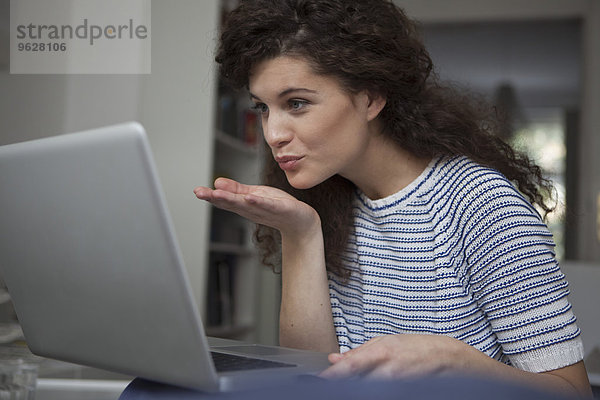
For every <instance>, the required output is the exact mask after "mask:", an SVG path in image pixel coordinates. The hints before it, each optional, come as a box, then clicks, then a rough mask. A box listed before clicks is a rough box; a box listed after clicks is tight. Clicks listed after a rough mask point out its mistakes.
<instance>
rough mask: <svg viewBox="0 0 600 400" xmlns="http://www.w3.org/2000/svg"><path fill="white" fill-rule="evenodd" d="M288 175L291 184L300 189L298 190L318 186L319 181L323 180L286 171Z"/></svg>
mask: <svg viewBox="0 0 600 400" xmlns="http://www.w3.org/2000/svg"><path fill="white" fill-rule="evenodd" d="M286 177H287V180H288V182H289V184H290V185H291V186H292V187H293V188H294V189H298V190H305V189H310V188H313V187H315V186H317V185H318V184H319V183H321V182H322V181H318V180H316V179H306V178H303V177H300V176H298V175H292V174H287V173H286Z"/></svg>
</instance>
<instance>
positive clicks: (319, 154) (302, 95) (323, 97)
mask: <svg viewBox="0 0 600 400" xmlns="http://www.w3.org/2000/svg"><path fill="white" fill-rule="evenodd" d="M249 89H250V95H251V98H252V101H253V102H254V103H255V106H256V109H257V111H258V112H259V113H260V114H261V118H262V128H263V133H264V137H265V140H266V141H267V143H268V145H269V146H270V147H271V150H272V152H273V157H274V158H275V161H277V163H278V164H279V166H280V167H281V169H283V170H284V171H285V174H286V176H287V179H288V181H289V182H290V184H291V185H292V186H293V187H295V188H297V189H307V188H311V187H313V186H315V185H317V184H319V183H321V182H323V181H325V180H326V179H328V178H330V177H331V176H333V175H335V174H340V175H342V176H344V177H346V178H347V179H350V180H352V176H353V173H354V172H353V171H357V170H359V169H360V168H361V165H360V164H361V163H360V159H361V155H362V154H363V152H364V151H365V149H366V147H367V145H368V141H369V135H368V122H369V120H371V119H373V118H374V117H375V116H373V115H372V114H373V112H372V110H371V111H370V107H369V103H370V101H369V96H368V95H367V94H366V93H359V94H356V95H350V94H348V93H347V92H346V91H344V90H343V89H342V88H341V86H340V85H339V84H338V82H337V81H336V80H335V79H333V78H331V77H327V76H323V75H317V74H315V73H314V72H313V71H312V69H311V67H310V66H309V64H308V63H307V62H305V61H304V60H302V59H301V58H292V57H287V56H281V57H277V58H274V59H270V60H266V61H263V62H261V63H259V64H258V65H256V66H255V67H254V68H253V70H252V73H251V75H250V81H249Z"/></svg>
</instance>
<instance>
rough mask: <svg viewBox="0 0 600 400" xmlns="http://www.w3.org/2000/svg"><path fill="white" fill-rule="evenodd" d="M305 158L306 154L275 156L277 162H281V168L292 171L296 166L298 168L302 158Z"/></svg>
mask: <svg viewBox="0 0 600 400" xmlns="http://www.w3.org/2000/svg"><path fill="white" fill-rule="evenodd" d="M303 158H304V156H292V155H285V156H277V157H275V161H276V162H277V164H279V168H281V169H282V170H284V171H291V170H293V169H294V168H296V166H297V165H298V163H299V162H300V160H302V159H303Z"/></svg>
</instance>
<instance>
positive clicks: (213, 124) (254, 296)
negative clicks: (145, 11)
mask: <svg viewBox="0 0 600 400" xmlns="http://www.w3.org/2000/svg"><path fill="white" fill-rule="evenodd" d="M396 3H397V4H398V5H400V6H401V7H403V8H405V10H406V12H407V14H408V15H409V16H411V17H413V18H415V19H416V20H418V21H419V22H420V27H421V30H422V34H423V38H424V41H425V43H426V45H427V46H428V48H429V51H430V54H431V56H432V58H433V60H434V64H435V65H436V73H438V74H439V76H440V78H441V79H442V80H447V81H450V82H452V83H453V84H455V85H457V86H461V87H465V88H468V89H471V90H473V91H475V92H478V93H481V94H483V95H484V96H485V97H486V98H487V99H488V100H489V101H490V102H492V103H493V104H495V105H496V107H497V108H498V110H501V111H502V112H503V113H505V114H506V115H507V117H508V118H507V120H506V125H505V127H504V128H505V129H503V135H505V139H506V140H507V141H509V142H511V143H512V144H514V145H515V146H516V147H517V148H519V149H522V150H523V151H526V152H527V153H528V154H529V155H530V156H531V157H532V158H533V159H534V160H535V161H536V162H538V163H539V164H540V165H541V166H542V168H543V169H544V171H545V173H546V174H547V176H548V177H549V178H551V179H552V180H553V182H554V184H555V188H556V193H557V199H558V203H557V207H556V212H555V213H554V214H553V215H551V216H550V219H549V225H550V227H551V230H552V232H553V234H554V238H555V240H556V243H557V248H556V250H557V256H558V257H559V259H560V261H561V263H562V265H563V271H564V272H565V273H566V274H567V277H568V278H569V281H570V283H571V289H572V292H573V295H572V301H573V303H574V305H575V309H576V312H577V313H578V315H579V319H580V326H581V327H582V329H583V330H584V338H585V341H586V352H587V353H591V351H592V349H593V348H594V347H595V346H596V345H598V343H600V333H599V332H600V329H599V327H598V321H599V320H600V318H598V317H599V316H600V315H599V313H598V311H597V305H598V304H600V298H599V297H598V294H597V293H598V286H599V285H600V215H599V213H600V157H598V156H597V154H599V153H600V133H599V130H600V73H599V71H600V1H598V0H527V1H521V0H396ZM151 4H152V10H151V11H152V32H151V35H152V66H151V67H152V73H151V74H149V75H11V74H10V73H9V27H10V23H9V22H10V18H9V15H10V13H9V11H10V1H9V0H0V145H4V144H9V143H14V142H19V141H24V140H29V139H35V138H41V137H46V136H51V135H56V134H61V133H66V132H74V131H78V130H82V129H87V128H94V127H99V126H103V125H109V124H113V123H118V122H123V121H128V120H137V121H140V122H141V123H142V124H143V125H144V126H145V128H146V130H147V132H148V134H149V138H150V142H151V146H152V148H153V151H154V153H155V158H156V161H157V164H158V169H159V174H160V176H161V180H162V184H163V187H164V189H165V191H166V195H167V200H168V203H169V207H170V210H171V214H172V217H173V220H174V223H175V227H176V230H177V234H178V237H179V240H180V243H181V248H182V250H183V253H184V259H185V262H186V266H187V269H188V272H189V275H190V278H191V280H192V283H193V284H192V285H193V288H194V294H195V296H196V300H197V302H198V305H199V307H200V309H201V310H202V313H203V319H204V321H205V323H206V326H207V330H208V332H209V334H211V335H215V336H223V337H232V338H242V339H247V340H252V341H257V342H261V343H276V342H277V313H278V296H279V287H278V275H275V274H273V273H272V272H271V271H269V270H267V269H265V268H264V267H262V266H260V265H259V262H258V260H257V257H256V254H255V251H254V250H253V247H252V243H251V233H252V227H251V226H249V225H248V224H247V223H245V222H244V221H241V220H239V219H238V218H235V217H233V216H231V215H228V214H227V213H222V212H219V211H217V210H214V209H212V208H211V207H210V206H208V205H207V204H205V203H202V202H200V201H197V200H196V199H195V198H194V196H193V193H192V189H193V188H194V187H195V186H197V185H210V184H211V182H212V181H213V179H214V177H216V176H223V175H225V176H230V177H233V178H236V179H241V180H243V181H245V182H249V183H255V182H258V179H259V170H260V158H261V157H260V156H261V151H260V149H259V148H260V146H258V145H257V143H258V142H259V141H260V139H259V138H260V132H259V131H258V129H259V128H258V126H257V121H256V118H255V116H254V115H253V114H252V113H250V112H248V109H247V106H248V104H247V103H246V101H247V100H246V99H245V96H240V95H239V94H238V93H233V92H231V91H229V90H228V89H227V88H225V87H222V85H220V83H219V82H218V78H217V75H216V69H215V66H214V63H213V50H214V48H215V45H216V37H217V36H218V29H219V24H220V23H221V20H222V17H223V13H224V12H225V10H226V9H228V8H230V7H232V6H233V5H234V4H235V0H234V1H227V0H223V1H221V0H201V1H198V0H177V1H158V0H154V1H152V3H151ZM74 167H76V166H74ZM0 173H1V171H0ZM0 190H1V188H0ZM0 212H1V210H0ZM0 302H2V304H1V305H0V307H1V309H0V322H1V323H2V325H1V329H3V330H1V329H0V332H3V334H4V335H5V336H4V341H5V342H11V341H14V340H15V337H19V332H18V325H17V324H16V323H15V321H16V320H15V316H14V312H13V311H12V309H11V306H10V297H9V295H8V294H7V293H5V292H4V293H2V294H0ZM593 363H594V360H591V361H590V364H593Z"/></svg>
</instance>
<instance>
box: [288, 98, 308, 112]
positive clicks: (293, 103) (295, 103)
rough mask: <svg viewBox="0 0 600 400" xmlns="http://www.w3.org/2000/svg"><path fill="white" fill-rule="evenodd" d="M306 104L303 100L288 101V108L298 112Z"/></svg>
mask: <svg viewBox="0 0 600 400" xmlns="http://www.w3.org/2000/svg"><path fill="white" fill-rule="evenodd" d="M307 104H308V102H307V101H305V100H290V101H289V107H290V109H291V110H292V111H298V110H300V109H302V108H304V107H305V106H306V105H307Z"/></svg>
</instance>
